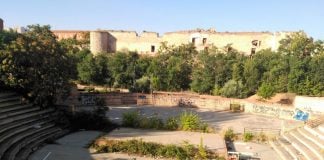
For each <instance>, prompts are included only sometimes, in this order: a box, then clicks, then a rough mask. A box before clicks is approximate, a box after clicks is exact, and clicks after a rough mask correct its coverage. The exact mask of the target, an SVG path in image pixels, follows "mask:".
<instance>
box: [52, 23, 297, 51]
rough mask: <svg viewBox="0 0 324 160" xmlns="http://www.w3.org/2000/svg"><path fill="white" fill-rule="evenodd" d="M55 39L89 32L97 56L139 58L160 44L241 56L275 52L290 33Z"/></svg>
mask: <svg viewBox="0 0 324 160" xmlns="http://www.w3.org/2000/svg"><path fill="white" fill-rule="evenodd" d="M53 32H54V34H55V35H56V36H57V37H58V39H64V38H72V37H76V38H78V39H80V38H81V36H82V34H83V33H84V32H90V50H91V51H92V53H94V54H96V53H99V52H109V53H110V52H116V51H123V50H128V51H137V52H138V53H139V54H153V55H154V54H155V53H156V52H157V51H158V49H159V47H160V45H161V43H162V42H167V44H168V45H176V46H177V45H181V44H188V43H193V44H194V45H195V46H196V48H197V50H203V49H208V48H209V47H211V46H213V45H214V46H216V47H218V48H223V47H225V46H227V45H231V47H232V48H235V49H237V50H238V51H239V52H241V53H243V54H245V55H251V54H254V53H255V52H257V51H259V50H261V49H267V48H271V49H272V50H277V48H278V46H279V41H280V40H281V39H283V38H285V37H286V35H287V34H290V33H291V32H274V33H272V32H216V31H215V30H213V29H209V30H202V29H197V30H188V31H177V32H167V33H164V35H163V36H159V34H158V33H156V32H147V31H143V33H141V34H138V33H136V32H135V31H122V30H120V31H118V30H98V31H60V30H54V31H53Z"/></svg>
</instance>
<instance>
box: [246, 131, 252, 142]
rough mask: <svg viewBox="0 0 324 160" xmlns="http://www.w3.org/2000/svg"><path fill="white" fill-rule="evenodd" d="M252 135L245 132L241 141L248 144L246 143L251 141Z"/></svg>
mask: <svg viewBox="0 0 324 160" xmlns="http://www.w3.org/2000/svg"><path fill="white" fill-rule="evenodd" d="M253 137H254V136H253V134H252V133H251V132H245V133H244V134H243V141H244V142H248V141H251V140H252V139H253Z"/></svg>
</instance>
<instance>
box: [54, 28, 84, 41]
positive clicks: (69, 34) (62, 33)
mask: <svg viewBox="0 0 324 160" xmlns="http://www.w3.org/2000/svg"><path fill="white" fill-rule="evenodd" d="M52 32H53V33H54V35H55V36H56V37H57V39H58V40H62V39H67V38H74V37H75V38H76V39H78V40H80V39H83V38H84V35H85V34H86V33H89V31H81V30H80V31H77V30H53V31H52Z"/></svg>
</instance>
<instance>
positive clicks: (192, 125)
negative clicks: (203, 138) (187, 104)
mask: <svg viewBox="0 0 324 160" xmlns="http://www.w3.org/2000/svg"><path fill="white" fill-rule="evenodd" d="M200 123H201V122H200V118H199V116H198V115H197V114H194V113H192V112H187V111H185V112H183V113H181V115H180V128H181V130H184V131H193V130H198V129H199V126H200Z"/></svg>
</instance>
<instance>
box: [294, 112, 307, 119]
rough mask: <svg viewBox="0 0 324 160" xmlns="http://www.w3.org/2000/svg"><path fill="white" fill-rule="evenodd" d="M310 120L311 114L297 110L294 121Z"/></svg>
mask: <svg viewBox="0 0 324 160" xmlns="http://www.w3.org/2000/svg"><path fill="white" fill-rule="evenodd" d="M308 118H309V113H308V112H304V111H302V110H299V109H297V110H296V114H295V115H294V119H296V120H300V121H307V120H308Z"/></svg>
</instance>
